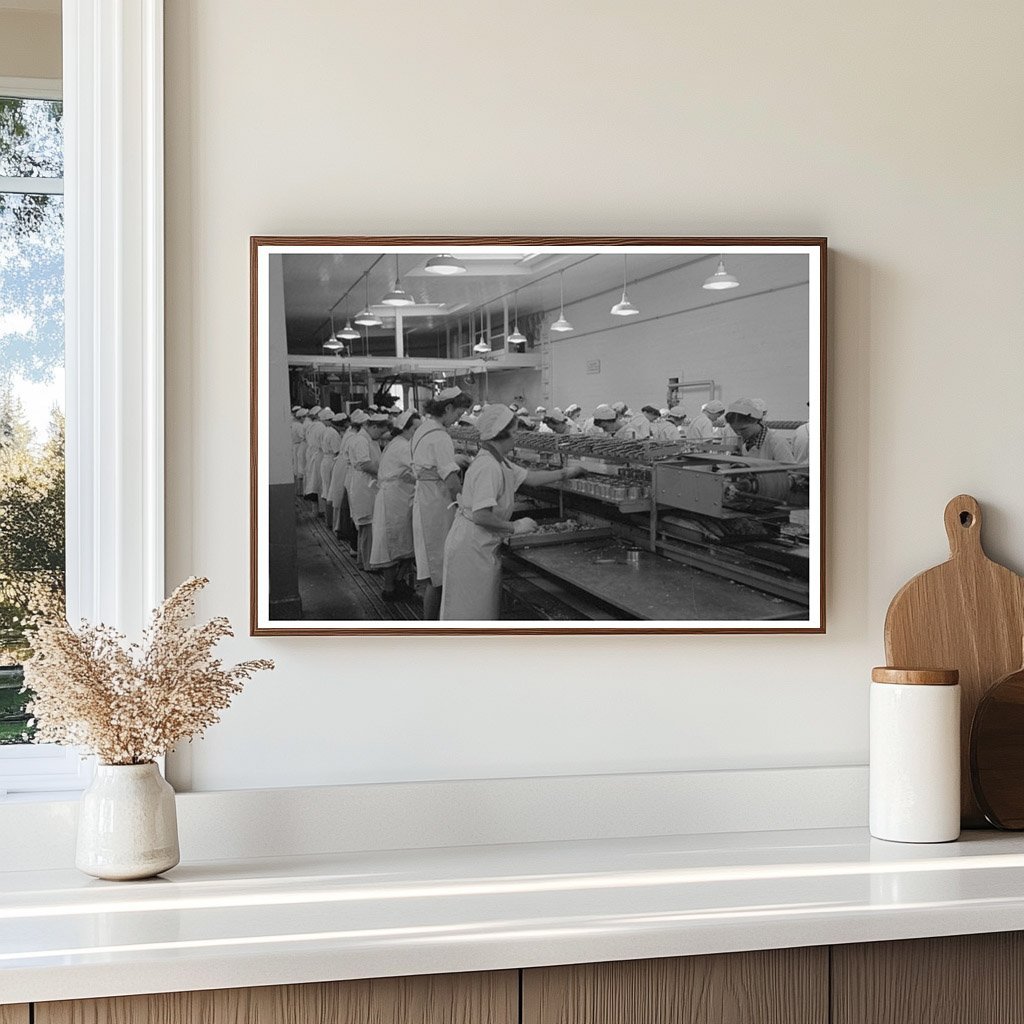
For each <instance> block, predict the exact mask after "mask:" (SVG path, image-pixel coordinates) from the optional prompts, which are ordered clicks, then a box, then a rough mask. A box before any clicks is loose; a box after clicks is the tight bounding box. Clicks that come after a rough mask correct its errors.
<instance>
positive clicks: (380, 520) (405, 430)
mask: <svg viewBox="0 0 1024 1024" xmlns="http://www.w3.org/2000/svg"><path fill="white" fill-rule="evenodd" d="M420 422H421V421H420V414H419V413H418V412H417V411H416V410H415V409H406V411H405V412H403V413H402V414H401V415H400V416H397V417H396V418H395V422H394V424H393V426H392V430H394V431H397V433H396V434H395V436H394V437H393V438H392V439H391V441H390V442H388V446H387V447H386V448H385V449H384V454H383V455H381V457H380V468H379V469H378V470H377V497H376V498H375V499H374V503H373V544H372V546H371V548H370V568H371V569H373V570H375V571H376V570H380V571H381V572H383V574H384V589H383V591H382V593H381V597H382V598H384V600H385V601H398V600H400V599H402V598H412V597H415V596H416V591H415V589H414V588H413V587H411V586H409V585H408V584H407V583H406V582H405V580H404V578H403V577H404V576H405V575H406V574H407V571H408V569H409V567H410V566H411V565H412V564H413V562H414V561H415V558H416V546H415V544H414V543H413V539H412V500H413V496H414V495H415V493H416V477H415V476H414V475H413V471H412V444H411V442H412V437H413V434H415V433H416V428H417V427H419V425H420Z"/></svg>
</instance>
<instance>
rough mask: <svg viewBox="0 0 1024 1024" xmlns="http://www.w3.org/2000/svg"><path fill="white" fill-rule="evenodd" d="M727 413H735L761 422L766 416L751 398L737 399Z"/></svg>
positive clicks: (731, 403)
mask: <svg viewBox="0 0 1024 1024" xmlns="http://www.w3.org/2000/svg"><path fill="white" fill-rule="evenodd" d="M726 412H735V413H738V414H739V415H740V416H749V417H750V418H751V419H753V420H759V419H760V418H761V417H762V416H763V415H764V414H763V413H762V412H761V411H760V410H759V409H758V408H757V406H756V405H754V403H753V401H752V400H751V399H749V398H737V399H736V401H735V402H730V403H729V408H728V409H727V410H726Z"/></svg>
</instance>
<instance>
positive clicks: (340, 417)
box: [332, 412, 348, 423]
mask: <svg viewBox="0 0 1024 1024" xmlns="http://www.w3.org/2000/svg"><path fill="white" fill-rule="evenodd" d="M332 418H333V419H334V422H335V423H344V422H345V420H347V419H348V413H347V412H336V413H335V414H334V416H333V417H332Z"/></svg>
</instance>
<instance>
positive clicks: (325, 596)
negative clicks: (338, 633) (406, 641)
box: [295, 499, 423, 621]
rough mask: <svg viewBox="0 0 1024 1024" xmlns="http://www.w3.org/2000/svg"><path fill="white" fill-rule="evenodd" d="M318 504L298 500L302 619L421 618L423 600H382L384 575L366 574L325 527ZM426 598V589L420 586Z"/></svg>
mask: <svg viewBox="0 0 1024 1024" xmlns="http://www.w3.org/2000/svg"><path fill="white" fill-rule="evenodd" d="M315 507H316V506H314V505H312V504H310V503H309V502H306V501H303V500H298V499H297V500H296V503H295V513H296V521H295V527H296V537H297V543H298V551H297V561H298V573H299V596H300V597H301V598H302V617H303V619H306V620H309V621H334V620H342V621H346V620H347V621H352V620H376V621H380V620H387V621H394V620H405V621H409V620H414V619H422V618H423V604H422V598H421V597H417V598H416V599H414V600H410V601H396V602H394V603H393V604H392V603H388V602H385V601H384V600H383V599H382V598H381V596H380V595H381V589H382V586H383V577H382V575H381V574H380V573H370V572H364V571H363V570H362V569H360V568H359V567H358V566H357V565H356V560H355V557H354V556H353V555H352V554H350V553H349V547H348V544H346V543H345V542H344V541H339V540H338V538H337V537H335V536H334V532H333V531H332V530H329V529H328V528H327V524H326V522H324V519H323V517H322V516H318V515H315V514H314V509H315ZM420 593H421V594H422V585H421V586H420Z"/></svg>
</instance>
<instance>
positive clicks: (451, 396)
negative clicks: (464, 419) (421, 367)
mask: <svg viewBox="0 0 1024 1024" xmlns="http://www.w3.org/2000/svg"><path fill="white" fill-rule="evenodd" d="M461 394H462V388H445V389H444V391H438V393H437V401H439V402H454V401H455V399H456V398H458V397H459V395H461Z"/></svg>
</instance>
